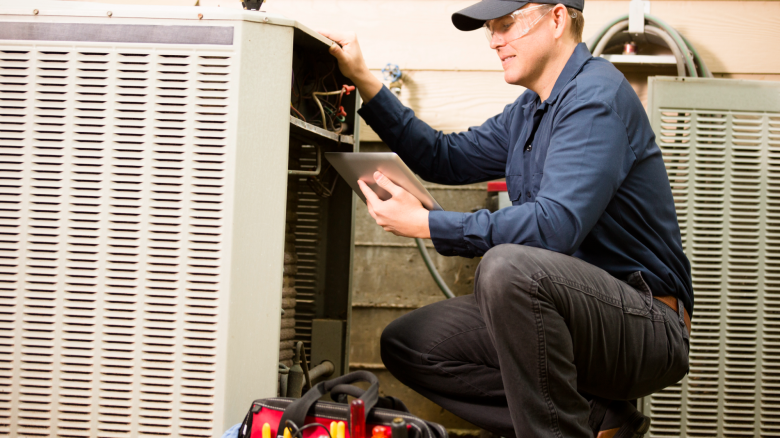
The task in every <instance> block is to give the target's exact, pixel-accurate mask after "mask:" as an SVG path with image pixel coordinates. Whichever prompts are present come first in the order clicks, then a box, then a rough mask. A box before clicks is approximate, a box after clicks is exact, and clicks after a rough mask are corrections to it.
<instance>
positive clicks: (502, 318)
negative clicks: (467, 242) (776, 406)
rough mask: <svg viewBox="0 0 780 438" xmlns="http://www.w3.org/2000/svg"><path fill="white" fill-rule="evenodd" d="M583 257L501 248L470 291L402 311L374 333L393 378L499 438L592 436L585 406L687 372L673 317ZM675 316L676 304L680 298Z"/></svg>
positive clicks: (684, 336)
mask: <svg viewBox="0 0 780 438" xmlns="http://www.w3.org/2000/svg"><path fill="white" fill-rule="evenodd" d="M629 282H630V283H631V284H632V285H633V286H631V285H629V284H627V283H624V282H622V281H620V280H617V279H615V278H614V277H612V276H611V275H609V274H608V273H607V272H605V271H603V270H601V269H599V268H597V267H595V266H593V265H590V264H588V263H586V262H583V261H582V260H579V259H576V258H574V257H570V256H566V255H563V254H559V253H555V252H551V251H546V250H543V249H538V248H531V247H527V246H522V245H501V246H497V247H495V248H493V249H491V250H490V251H488V252H487V254H485V257H484V258H483V260H482V261H481V262H480V264H479V267H478V268H477V274H476V279H475V286H474V294H473V295H467V296H463V297H458V298H454V299H450V300H445V301H441V302H438V303H435V304H432V305H429V306H425V307H423V308H421V309H417V310H415V311H413V312H410V313H408V314H406V315H404V316H403V317H401V318H399V319H397V320H396V321H394V322H393V323H392V324H390V325H389V326H388V327H387V328H386V329H385V331H384V332H383V333H382V340H381V347H382V361H383V362H384V363H385V366H387V369H388V370H390V372H391V373H393V375H394V376H396V377H397V378H398V380H400V381H401V382H403V383H404V384H406V385H407V386H409V387H411V388H412V389H414V390H416V391H417V392H419V393H420V394H422V395H424V396H425V397H427V398H429V399H431V400H432V401H434V402H436V403H438V404H439V405H441V406H442V407H444V408H446V409H448V410H449V411H451V412H453V413H454V414H456V415H458V416H460V417H462V418H463V419H465V420H468V421H470V422H471V423H473V424H475V425H477V426H480V427H482V428H484V429H486V430H489V431H491V432H493V433H496V434H500V435H502V436H505V437H512V436H515V435H516V436H518V437H523V438H530V437H558V438H575V437H593V432H592V431H591V428H590V427H589V426H588V415H589V405H588V399H590V398H592V397H598V398H602V399H606V400H631V399H635V398H638V397H642V396H646V395H649V394H651V393H653V392H655V391H658V390H660V389H662V388H665V387H667V386H669V385H672V384H674V383H676V382H678V381H679V380H680V379H682V377H683V376H684V375H685V374H686V373H687V372H688V333H687V331H686V329H685V325H684V322H683V320H682V316H681V315H680V314H679V313H676V312H675V311H674V310H673V309H672V308H670V307H669V306H667V305H665V304H663V303H661V302H660V301H658V300H654V299H653V298H652V295H651V292H650V290H649V289H648V287H647V285H646V284H645V283H644V281H643V280H642V278H641V276H640V275H639V273H637V274H634V275H633V276H632V278H631V279H630V280H629ZM679 305H680V308H681V309H682V304H681V303H680V304H679Z"/></svg>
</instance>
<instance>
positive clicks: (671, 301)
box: [653, 295, 691, 335]
mask: <svg viewBox="0 0 780 438" xmlns="http://www.w3.org/2000/svg"><path fill="white" fill-rule="evenodd" d="M653 298H655V299H656V300H658V301H660V302H662V303H664V304H666V305H667V306H669V307H671V308H672V310H674V311H675V312H677V313H679V312H680V308H679V307H678V306H677V298H675V297H673V296H670V295H667V296H664V297H657V296H653ZM683 314H684V315H683V319H684V320H685V328H687V329H688V334H689V335H690V334H691V317H690V315H688V310H686V309H685V308H683Z"/></svg>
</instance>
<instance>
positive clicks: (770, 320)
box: [642, 77, 780, 437]
mask: <svg viewBox="0 0 780 438" xmlns="http://www.w3.org/2000/svg"><path fill="white" fill-rule="evenodd" d="M648 113H649V116H650V120H651V123H652V125H653V130H654V131H655V134H656V139H657V142H658V145H659V146H660V147H661V150H662V151H663V154H664V162H665V163H666V170H667V172H668V174H669V182H670V183H671V187H672V193H673V195H674V200H675V205H676V207H677V218H678V220H679V223H680V229H681V231H682V241H683V246H684V248H685V252H686V254H687V255H688V258H689V259H690V261H691V270H692V275H693V290H694V297H695V304H694V312H693V331H692V334H691V343H690V373H689V374H688V376H686V378H684V379H683V380H682V382H680V383H679V384H677V385H674V386H671V387H669V388H667V389H665V390H663V391H661V392H658V393H656V394H653V395H652V396H650V397H646V398H645V399H644V403H643V405H642V407H643V408H644V411H645V413H646V414H648V415H650V416H651V417H652V420H653V422H652V426H651V428H650V436H652V437H715V436H718V437H733V436H745V437H753V436H756V437H758V436H761V437H769V436H780V83H778V82H766V81H741V80H731V79H691V78H664V77H657V78H650V87H649V93H648Z"/></svg>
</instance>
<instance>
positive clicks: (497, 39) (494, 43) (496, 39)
mask: <svg viewBox="0 0 780 438" xmlns="http://www.w3.org/2000/svg"><path fill="white" fill-rule="evenodd" d="M504 45H505V43H504V39H503V38H501V36H500V35H499V34H498V32H496V33H494V34H493V37H492V38H491V39H490V48H491V49H493V50H496V49H497V48H499V47H502V46H504Z"/></svg>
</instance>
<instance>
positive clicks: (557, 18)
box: [550, 3, 571, 40]
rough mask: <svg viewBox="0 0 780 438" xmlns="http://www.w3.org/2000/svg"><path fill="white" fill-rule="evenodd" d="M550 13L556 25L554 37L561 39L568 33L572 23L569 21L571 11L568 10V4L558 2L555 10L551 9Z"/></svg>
mask: <svg viewBox="0 0 780 438" xmlns="http://www.w3.org/2000/svg"><path fill="white" fill-rule="evenodd" d="M550 15H552V19H553V24H554V26H555V27H554V29H553V38H555V39H556V40H559V39H561V37H563V36H564V35H566V32H567V29H568V27H569V26H570V25H571V23H569V22H568V21H567V17H568V16H569V13H568V11H567V10H566V6H564V5H562V4H560V3H558V4H557V5H555V7H553V10H552V11H550Z"/></svg>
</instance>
